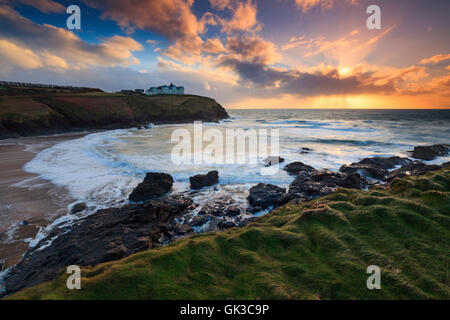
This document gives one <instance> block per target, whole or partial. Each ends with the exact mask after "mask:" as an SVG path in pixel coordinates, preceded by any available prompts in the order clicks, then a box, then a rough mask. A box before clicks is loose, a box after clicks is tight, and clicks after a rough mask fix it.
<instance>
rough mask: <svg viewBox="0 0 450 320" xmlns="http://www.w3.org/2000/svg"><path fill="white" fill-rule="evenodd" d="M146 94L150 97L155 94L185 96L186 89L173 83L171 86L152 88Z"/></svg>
mask: <svg viewBox="0 0 450 320" xmlns="http://www.w3.org/2000/svg"><path fill="white" fill-rule="evenodd" d="M145 94H147V95H150V96H151V95H155V94H184V87H183V86H180V87H177V86H176V85H174V84H173V83H171V84H170V85H169V86H159V87H151V88H150V89H148V90H146V91H145Z"/></svg>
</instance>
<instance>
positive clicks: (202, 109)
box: [0, 88, 229, 139]
mask: <svg viewBox="0 0 450 320" xmlns="http://www.w3.org/2000/svg"><path fill="white" fill-rule="evenodd" d="M228 117H229V116H228V114H227V112H226V111H225V109H224V108H223V107H222V106H221V105H220V104H218V103H217V102H216V101H215V100H213V99H211V98H207V97H201V96H193V95H158V96H138V95H122V94H110V93H105V92H102V91H99V90H89V91H85V92H68V91H56V92H55V91H45V90H42V91H39V90H37V91H36V90H33V89H23V90H17V89H14V90H10V89H8V88H3V89H2V90H0V139H5V138H11V137H20V136H32V135H44V134H54V133H63V132H70V131H78V130H90V129H117V128H129V127H133V126H139V125H143V124H148V123H150V122H151V123H155V124H163V123H184V122H191V121H194V120H202V121H211V122H216V121H219V120H221V119H226V118H228Z"/></svg>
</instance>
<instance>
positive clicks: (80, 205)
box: [70, 202, 87, 214]
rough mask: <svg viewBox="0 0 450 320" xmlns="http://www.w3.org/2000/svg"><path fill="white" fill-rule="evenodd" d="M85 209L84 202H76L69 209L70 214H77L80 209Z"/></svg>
mask: <svg viewBox="0 0 450 320" xmlns="http://www.w3.org/2000/svg"><path fill="white" fill-rule="evenodd" d="M86 209H87V205H86V203H84V202H80V203H76V204H75V205H74V206H73V207H72V209H70V214H77V213H79V212H81V211H84V210H86Z"/></svg>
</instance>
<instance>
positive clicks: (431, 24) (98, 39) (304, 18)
mask: <svg viewBox="0 0 450 320" xmlns="http://www.w3.org/2000/svg"><path fill="white" fill-rule="evenodd" d="M77 4H78V5H79V7H80V10H81V17H82V20H81V21H82V23H81V29H80V30H69V29H68V28H67V27H66V20H67V18H68V16H69V15H68V14H67V13H66V8H67V6H68V3H66V2H65V1H56V0H40V1H34V2H30V1H25V0H19V1H6V0H5V1H0V61H1V62H0V78H1V79H2V80H10V81H24V82H27V81H29V82H38V83H53V82H56V83H61V84H68V85H79V86H90V87H99V88H101V89H103V90H105V91H117V90H120V89H135V88H145V89H148V88H149V87H150V86H154V85H160V84H162V83H170V82H174V83H175V82H176V84H179V85H183V86H184V87H185V88H186V92H187V93H192V94H198V95H205V96H210V97H213V98H214V99H216V100H217V101H219V102H220V103H221V104H222V105H224V106H225V107H226V108H409V109H411V108H450V41H449V40H450V36H449V33H450V31H449V30H450V22H449V19H448V12H449V9H450V3H449V2H448V1H444V0H436V1H433V4H432V5H431V4H430V2H429V1H424V0H410V1H406V0H399V1H381V0H380V1H366V0H355V1H347V0H335V1H329V0H314V1H302V0H282V1H255V0H220V1H219V0H209V1H199V0H195V1H188V0H162V1H152V0H142V1H137V0H135V1H126V2H125V1H115V0H104V1H88V0H83V1H78V3H77ZM371 4H376V5H378V6H379V7H380V10H381V11H380V12H381V29H380V30H377V29H374V30H369V28H368V27H367V26H366V20H367V19H368V17H369V15H368V14H367V13H366V9H367V7H368V6H369V5H371Z"/></svg>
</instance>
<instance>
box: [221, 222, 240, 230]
mask: <svg viewBox="0 0 450 320" xmlns="http://www.w3.org/2000/svg"><path fill="white" fill-rule="evenodd" d="M236 226H237V224H236V222H234V221H231V220H223V221H220V222H219V224H218V228H220V229H229V228H234V227H236Z"/></svg>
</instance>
